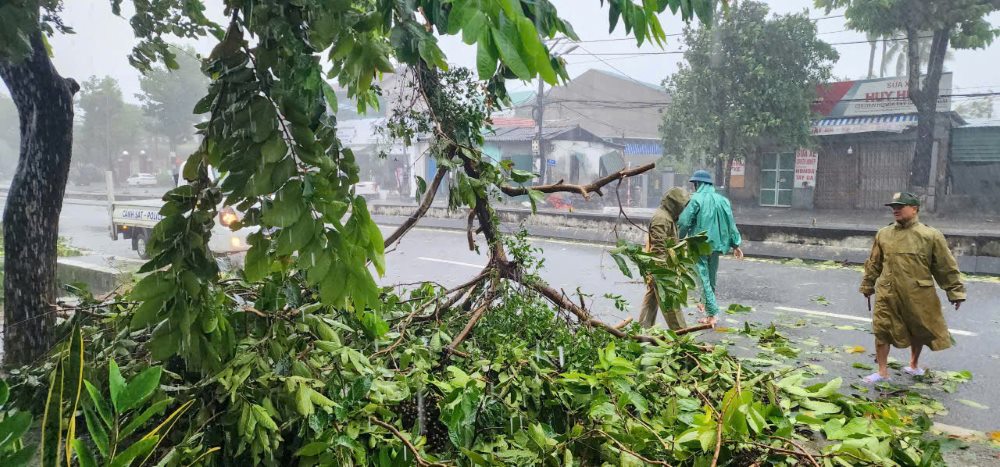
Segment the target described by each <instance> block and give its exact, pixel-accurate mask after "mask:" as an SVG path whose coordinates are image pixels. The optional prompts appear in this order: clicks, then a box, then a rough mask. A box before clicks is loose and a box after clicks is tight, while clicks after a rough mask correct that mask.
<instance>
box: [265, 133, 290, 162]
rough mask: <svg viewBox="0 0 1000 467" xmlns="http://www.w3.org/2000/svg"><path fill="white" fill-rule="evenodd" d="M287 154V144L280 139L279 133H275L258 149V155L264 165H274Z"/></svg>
mask: <svg viewBox="0 0 1000 467" xmlns="http://www.w3.org/2000/svg"><path fill="white" fill-rule="evenodd" d="M287 154H288V144H286V143H285V139H284V138H282V137H281V134H280V133H275V134H274V135H273V136H272V137H271V139H269V140H267V142H265V143H264V144H263V145H262V146H261V147H260V155H261V156H262V157H263V158H264V162H265V163H269V164H270V163H276V162H278V161H280V160H281V159H283V158H284V157H285V155H287Z"/></svg>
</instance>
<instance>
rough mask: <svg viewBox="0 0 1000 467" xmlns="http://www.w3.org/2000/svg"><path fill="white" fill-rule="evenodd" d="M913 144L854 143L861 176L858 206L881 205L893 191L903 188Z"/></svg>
mask: <svg viewBox="0 0 1000 467" xmlns="http://www.w3.org/2000/svg"><path fill="white" fill-rule="evenodd" d="M915 144H916V143H909V142H886V143H867V144H863V145H859V146H858V149H857V150H858V151H860V161H859V163H860V167H859V168H860V171H859V172H860V176H861V180H860V182H861V184H860V188H861V190H860V192H861V193H860V194H861V197H860V199H859V200H858V208H860V209H879V208H882V207H883V205H884V204H885V203H886V200H888V199H889V198H891V197H892V195H893V193H897V192H900V191H905V190H906V186H907V185H908V182H909V178H910V165H911V161H912V160H913V150H914V148H915Z"/></svg>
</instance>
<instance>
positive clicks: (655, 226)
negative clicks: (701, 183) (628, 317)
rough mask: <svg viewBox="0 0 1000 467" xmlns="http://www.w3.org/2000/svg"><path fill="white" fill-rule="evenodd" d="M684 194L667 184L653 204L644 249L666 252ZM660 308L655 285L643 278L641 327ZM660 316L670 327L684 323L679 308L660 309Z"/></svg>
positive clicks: (653, 318) (685, 200)
mask: <svg viewBox="0 0 1000 467" xmlns="http://www.w3.org/2000/svg"><path fill="white" fill-rule="evenodd" d="M688 199H690V196H688V194H687V192H686V191H684V189H683V188H676V187H675V188H671V189H669V190H667V192H666V193H664V194H663V199H662V200H660V207H658V208H656V212H654V213H653V218H652V219H651V220H650V221H649V237H648V238H647V241H646V251H648V252H651V253H653V254H654V255H656V256H660V257H663V256H666V254H667V251H666V241H667V239H672V240H677V239H678V236H677V218H679V217H680V215H681V211H683V210H684V206H687V204H688ZM658 309H660V301H659V300H658V298H657V296H656V287H655V285H654V284H653V283H652V281H650V280H648V279H647V281H646V296H644V297H643V298H642V312H641V313H640V314H639V323H640V324H642V325H643V326H644V327H647V328H648V327H652V326H653V325H654V324H656V310H658ZM661 311H662V312H663V318H664V319H665V320H666V321H667V326H668V327H669V328H670V329H674V330H677V329H682V328H684V327H685V325H684V315H683V314H681V310H680V308H677V309H672V310H662V309H661Z"/></svg>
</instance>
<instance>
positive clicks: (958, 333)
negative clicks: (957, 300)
mask: <svg viewBox="0 0 1000 467" xmlns="http://www.w3.org/2000/svg"><path fill="white" fill-rule="evenodd" d="M774 308H775V309H777V310H781V311H790V312H792V313H802V314H805V315H814V316H825V317H827V318H840V319H849V320H853V321H861V322H865V323H871V322H872V320H871V319H869V318H864V317H861V316H851V315H842V314H839V313H828V312H825V311H813V310H806V309H803V308H792V307H787V306H776V307H774ZM948 331H950V332H951V333H952V334H955V335H956V336H969V337H976V336H978V335H979V334H976V333H974V332H969V331H962V330H961V329H948Z"/></svg>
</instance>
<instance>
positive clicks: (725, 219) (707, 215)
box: [679, 184, 743, 316]
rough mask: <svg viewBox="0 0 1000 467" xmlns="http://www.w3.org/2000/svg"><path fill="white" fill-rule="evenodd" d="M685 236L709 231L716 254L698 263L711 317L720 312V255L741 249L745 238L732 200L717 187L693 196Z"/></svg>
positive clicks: (683, 219) (683, 220) (706, 187)
mask: <svg viewBox="0 0 1000 467" xmlns="http://www.w3.org/2000/svg"><path fill="white" fill-rule="evenodd" d="M679 226H680V234H681V237H687V236H690V235H696V234H699V233H701V232H705V234H706V235H707V236H708V242H709V244H710V245H711V246H712V254H710V255H707V256H702V257H701V258H700V259H699V260H698V277H699V279H701V293H702V303H704V304H705V312H706V313H708V316H715V315H717V314H718V313H719V304H718V303H717V302H716V300H715V278H716V275H717V274H718V272H719V255H720V254H726V253H729V252H730V251H731V250H732V249H733V248H736V247H738V246H740V243H742V241H743V240H742V238H741V237H740V231H739V230H738V229H737V228H736V221H735V220H734V219H733V208H732V206H731V205H730V204H729V200H728V199H726V197H725V196H722V195H720V194H718V193H716V192H715V187H714V186H712V185H709V184H702V185H701V186H699V187H698V190H697V191H696V192H695V193H694V195H692V196H691V202H690V203H688V205H687V207H686V208H684V212H682V213H681V217H680V221H679Z"/></svg>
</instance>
